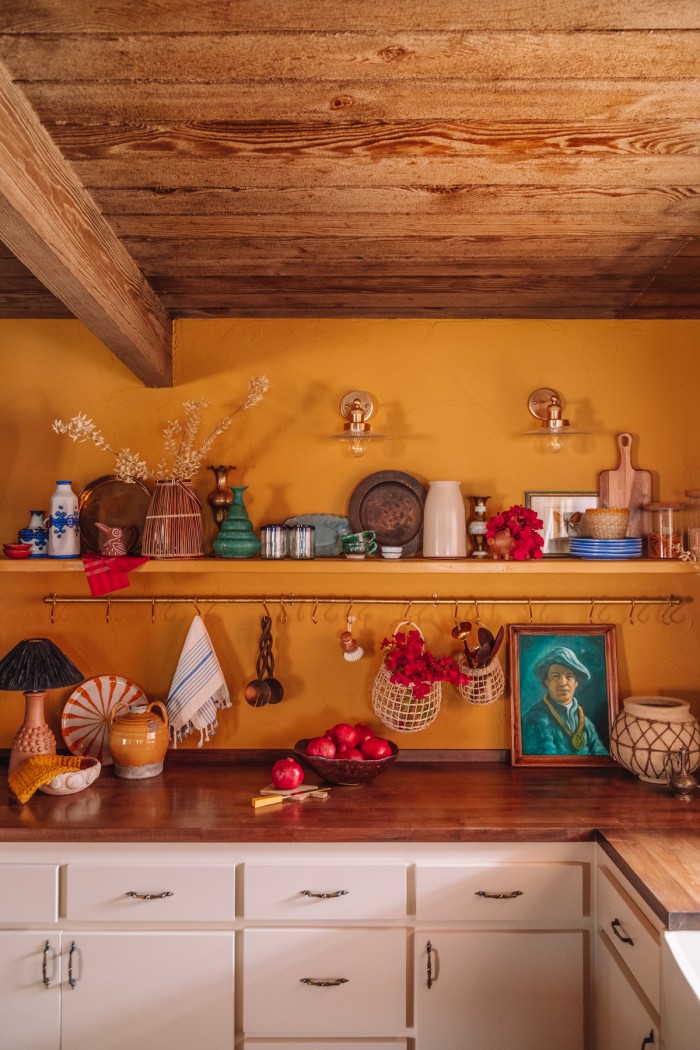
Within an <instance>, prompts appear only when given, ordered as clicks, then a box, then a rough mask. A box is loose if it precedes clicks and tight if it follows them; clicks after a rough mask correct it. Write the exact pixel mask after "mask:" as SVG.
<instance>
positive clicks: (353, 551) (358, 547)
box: [340, 529, 377, 558]
mask: <svg viewBox="0 0 700 1050" xmlns="http://www.w3.org/2000/svg"><path fill="white" fill-rule="evenodd" d="M376 538H377V534H376V532H373V531H372V530H371V529H366V530H365V531H364V532H353V533H351V534H350V535H349V536H342V537H341V540H340V542H341V543H342V545H343V554H344V555H345V556H346V557H347V558H364V557H365V555H366V554H374V552H375V551H376V549H377V544H376V542H375V541H376Z"/></svg>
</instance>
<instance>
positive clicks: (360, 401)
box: [331, 390, 386, 457]
mask: <svg viewBox="0 0 700 1050" xmlns="http://www.w3.org/2000/svg"><path fill="white" fill-rule="evenodd" d="M373 411H374V402H373V401H372V398H371V397H370V396H369V394H368V393H366V392H365V391H364V390H351V391H350V392H349V393H347V394H346V395H345V397H343V398H342V400H341V402H340V414H341V416H342V417H343V419H344V420H345V423H344V424H343V430H342V433H340V434H331V437H333V438H336V439H337V440H339V441H346V442H347V443H348V446H349V448H350V452H351V454H352V455H353V456H358V457H359V456H364V454H365V448H366V446H367V445H368V444H369V443H370V442H371V441H383V440H385V439H386V434H375V433H374V431H373V430H372V427H371V426H370V424H369V423H368V422H367V420H368V419H369V418H370V416H371V415H372V413H373Z"/></svg>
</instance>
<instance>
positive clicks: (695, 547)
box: [685, 489, 700, 561]
mask: <svg viewBox="0 0 700 1050" xmlns="http://www.w3.org/2000/svg"><path fill="white" fill-rule="evenodd" d="M685 494H686V496H687V497H688V505H687V513H686V521H687V526H688V550H689V551H690V553H691V555H692V556H693V558H694V559H695V560H696V561H700V489H686V493H685Z"/></svg>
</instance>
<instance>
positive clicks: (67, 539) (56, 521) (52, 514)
mask: <svg viewBox="0 0 700 1050" xmlns="http://www.w3.org/2000/svg"><path fill="white" fill-rule="evenodd" d="M46 525H47V527H48V530H49V558H78V557H80V522H79V519H78V497H77V496H76V494H75V493H74V492H73V490H72V488H71V482H70V481H57V482H56V491H55V492H54V494H53V496H52V497H51V503H50V504H49V516H48V518H47V519H46Z"/></svg>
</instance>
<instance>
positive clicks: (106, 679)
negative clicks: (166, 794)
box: [61, 674, 148, 766]
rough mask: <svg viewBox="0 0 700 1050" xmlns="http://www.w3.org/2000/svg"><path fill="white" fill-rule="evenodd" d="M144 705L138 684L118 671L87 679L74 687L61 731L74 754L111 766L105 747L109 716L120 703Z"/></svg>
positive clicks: (109, 754)
mask: <svg viewBox="0 0 700 1050" xmlns="http://www.w3.org/2000/svg"><path fill="white" fill-rule="evenodd" d="M122 702H124V704H147V703H148V697H147V696H146V694H145V693H144V691H143V689H141V687H140V686H138V685H136V683H135V682H132V681H130V680H129V679H128V678H122V677H121V675H118V674H101V675H97V677H95V678H88V679H87V680H86V681H85V682H82V683H81V685H79V686H78V688H77V689H74V690H73V692H72V693H71V695H70V696H69V697H68V699H67V700H66V706H65V707H64V708H63V714H62V715H61V733H62V734H63V739H64V741H65V743H66V747H67V748H68V750H69V751H70V752H71V753H72V754H74V755H89V756H90V758H97V759H99V760H100V762H101V763H102V765H103V766H111V765H112V754H111V752H110V750H109V716H110V714H111V712H112V710H113V709H114V708H115V707H116V706H117V704H120V703H122Z"/></svg>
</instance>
